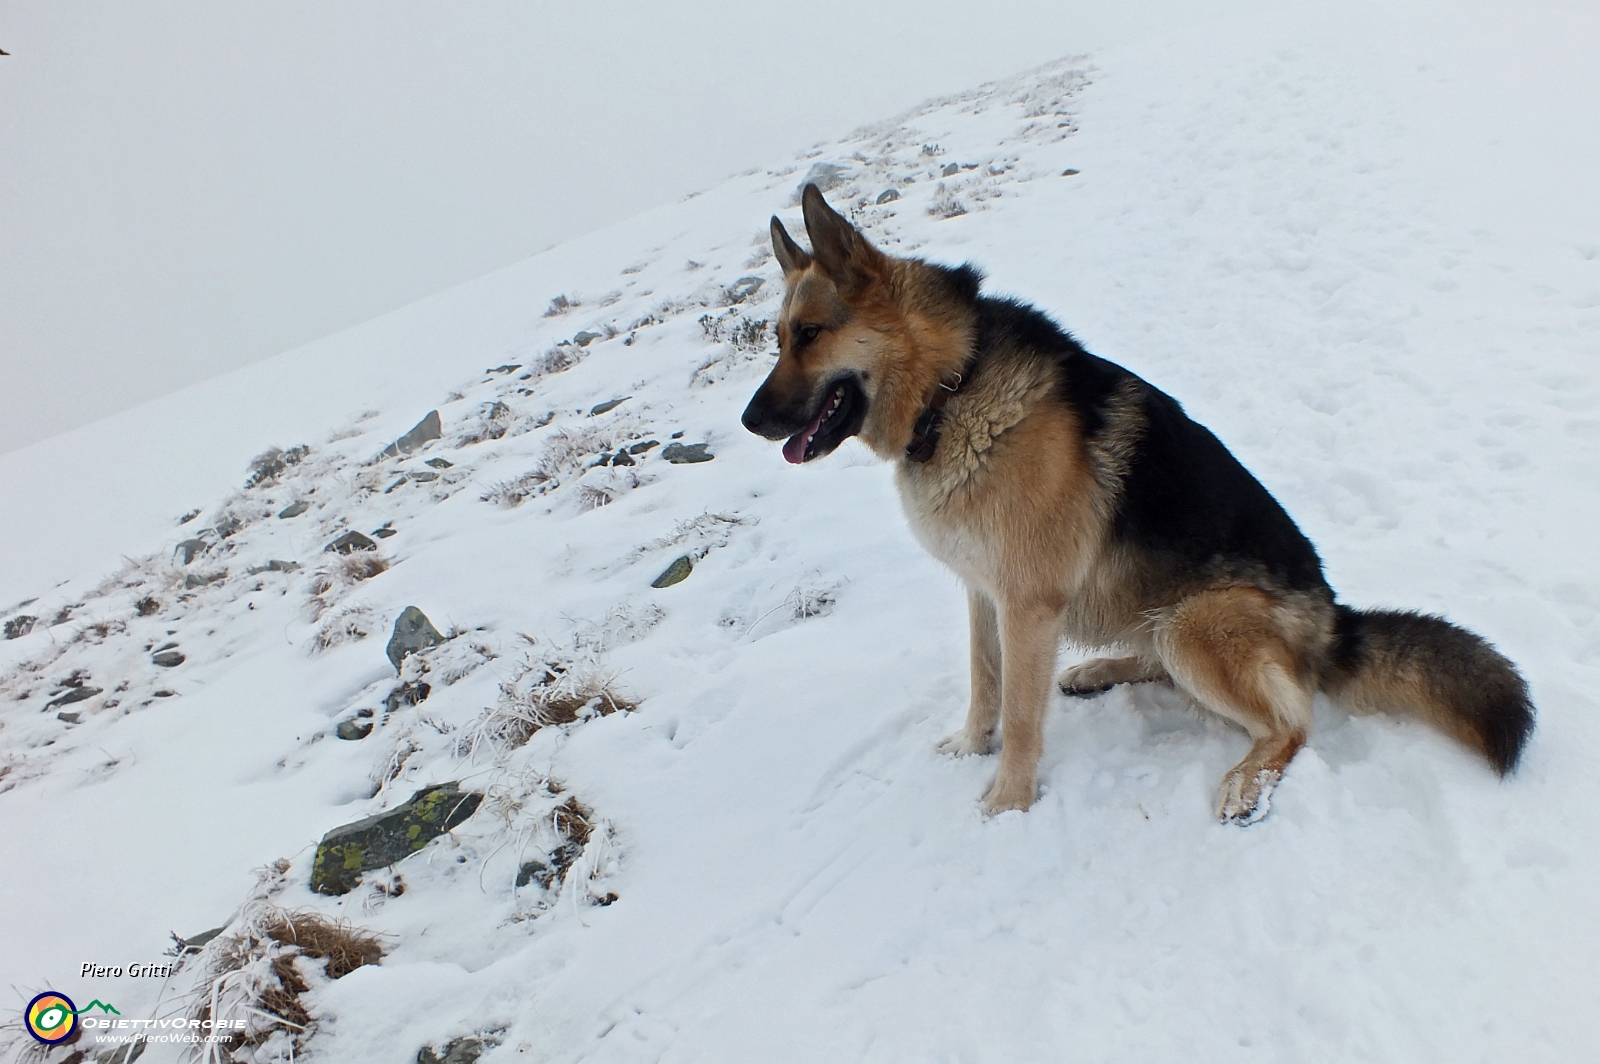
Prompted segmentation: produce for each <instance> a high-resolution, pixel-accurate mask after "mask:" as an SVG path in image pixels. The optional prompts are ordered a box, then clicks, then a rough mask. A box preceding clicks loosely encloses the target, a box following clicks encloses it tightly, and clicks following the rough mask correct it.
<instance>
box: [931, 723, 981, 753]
mask: <svg viewBox="0 0 1600 1064" xmlns="http://www.w3.org/2000/svg"><path fill="white" fill-rule="evenodd" d="M937 749H938V751H939V752H940V753H941V754H949V755H950V756H951V757H970V756H971V755H973V754H987V753H989V752H990V751H992V750H993V749H994V735H993V734H985V735H979V736H973V735H970V734H968V733H967V729H965V728H962V729H961V730H960V731H958V732H956V733H955V734H953V735H946V736H945V737H944V738H943V739H940V740H939V744H938V747H937Z"/></svg>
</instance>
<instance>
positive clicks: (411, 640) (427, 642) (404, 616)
mask: <svg viewBox="0 0 1600 1064" xmlns="http://www.w3.org/2000/svg"><path fill="white" fill-rule="evenodd" d="M443 642H444V636H442V635H440V634H439V629H437V628H435V627H434V626H433V622H432V621H430V620H428V616H427V614H425V613H423V612H422V611H421V610H419V609H417V608H416V607H415V606H407V607H406V608H405V609H404V610H402V611H401V612H400V616H399V617H397V618H395V622H394V634H393V635H391V636H390V637H389V646H388V648H387V649H386V650H385V653H387V654H388V655H389V664H391V665H393V666H394V671H395V672H399V671H400V662H402V661H404V660H405V656H406V655H407V654H415V653H416V652H417V651H419V650H426V649H427V648H428V647H436V646H438V645H439V644H440V643H443Z"/></svg>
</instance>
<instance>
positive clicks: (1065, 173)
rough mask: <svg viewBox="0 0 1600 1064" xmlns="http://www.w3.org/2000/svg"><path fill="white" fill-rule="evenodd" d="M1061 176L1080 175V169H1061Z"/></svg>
mask: <svg viewBox="0 0 1600 1064" xmlns="http://www.w3.org/2000/svg"><path fill="white" fill-rule="evenodd" d="M1061 176H1062V177H1077V176H1078V171H1076V170H1063V171H1061Z"/></svg>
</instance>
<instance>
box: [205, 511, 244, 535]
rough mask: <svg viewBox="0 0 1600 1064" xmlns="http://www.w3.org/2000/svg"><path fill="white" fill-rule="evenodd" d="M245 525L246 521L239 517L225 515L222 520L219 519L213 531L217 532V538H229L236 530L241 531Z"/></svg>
mask: <svg viewBox="0 0 1600 1064" xmlns="http://www.w3.org/2000/svg"><path fill="white" fill-rule="evenodd" d="M243 527H244V522H243V521H241V520H240V519H239V518H237V517H233V516H231V515H230V516H228V517H224V518H223V519H222V520H220V521H218V522H217V524H216V527H215V528H213V529H212V530H211V531H213V532H215V533H216V534H217V538H218V539H227V538H228V537H229V536H231V535H233V534H234V533H235V532H237V531H239V529H241V528H243Z"/></svg>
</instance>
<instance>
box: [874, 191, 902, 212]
mask: <svg viewBox="0 0 1600 1064" xmlns="http://www.w3.org/2000/svg"><path fill="white" fill-rule="evenodd" d="M899 198H900V193H899V192H897V191H895V190H894V189H892V188H886V189H884V190H883V191H882V192H880V193H878V198H877V200H875V201H874V202H876V203H877V204H878V206H880V207H881V206H883V205H884V204H885V203H893V202H894V201H895V200H897V199H899Z"/></svg>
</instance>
